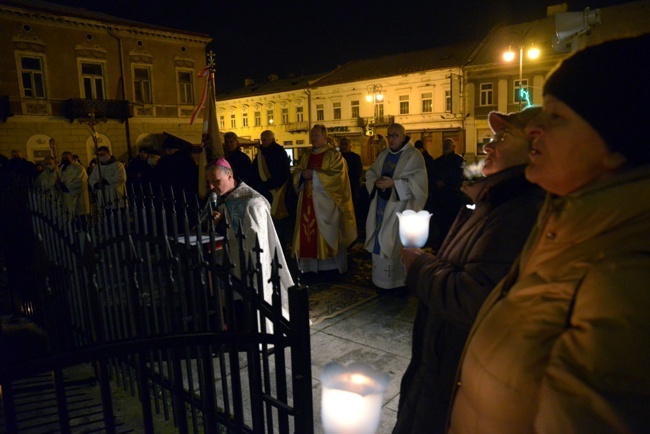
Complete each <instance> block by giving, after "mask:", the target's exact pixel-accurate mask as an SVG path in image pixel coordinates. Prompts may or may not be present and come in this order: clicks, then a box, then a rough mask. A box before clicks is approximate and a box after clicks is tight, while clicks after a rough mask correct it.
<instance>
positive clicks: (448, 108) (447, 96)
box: [445, 90, 451, 113]
mask: <svg viewBox="0 0 650 434" xmlns="http://www.w3.org/2000/svg"><path fill="white" fill-rule="evenodd" d="M445 112H447V113H451V91H450V90H446V91H445Z"/></svg>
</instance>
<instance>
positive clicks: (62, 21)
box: [0, 5, 212, 46]
mask: <svg viewBox="0 0 650 434" xmlns="http://www.w3.org/2000/svg"><path fill="white" fill-rule="evenodd" d="M0 16H5V17H6V18H12V19H15V20H29V21H32V22H42V23H44V24H50V25H59V26H63V27H69V28H77V29H87V30H94V31H106V32H108V31H109V30H111V31H112V32H114V33H116V34H118V35H120V36H128V37H133V38H143V37H144V38H152V39H163V40H166V41H177V42H179V43H184V44H195V45H201V46H203V45H205V44H207V43H208V42H210V41H211V40H212V38H210V37H208V36H207V35H201V34H192V33H189V32H188V33H180V32H174V31H172V30H167V29H164V28H160V29H157V28H150V27H146V26H150V25H149V24H146V23H135V22H133V24H128V23H124V22H121V21H120V20H119V19H117V18H116V19H115V21H109V20H106V21H105V22H102V21H99V20H96V19H87V18H78V17H71V16H62V15H57V14H54V13H48V12H44V11H30V10H25V9H19V8H17V7H12V6H7V5H0ZM107 18H110V17H108V16H107Z"/></svg>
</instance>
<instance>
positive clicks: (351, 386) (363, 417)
mask: <svg viewBox="0 0 650 434" xmlns="http://www.w3.org/2000/svg"><path fill="white" fill-rule="evenodd" d="M388 380H389V377H388V374H385V373H378V372H375V371H374V370H373V369H372V368H371V367H370V366H368V365H366V364H365V363H352V364H350V365H348V366H343V365H340V364H338V363H335V362H333V363H328V364H327V365H326V366H325V368H324V369H323V374H322V375H321V387H322V401H321V418H322V421H323V428H324V430H325V433H326V434H374V433H376V432H377V428H378V427H379V417H380V415H381V404H382V401H383V396H384V392H385V391H386V387H387V386H388Z"/></svg>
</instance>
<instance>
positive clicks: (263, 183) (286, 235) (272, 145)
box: [252, 130, 295, 246]
mask: <svg viewBox="0 0 650 434" xmlns="http://www.w3.org/2000/svg"><path fill="white" fill-rule="evenodd" d="M257 151H258V152H257V155H256V156H255V159H254V160H253V177H252V186H253V188H254V189H255V190H257V191H258V192H259V193H261V194H262V196H264V197H265V198H266V200H268V201H269V203H270V204H271V217H272V218H273V224H274V225H275V231H276V232H277V233H278V236H279V237H280V242H281V243H282V245H283V246H286V245H287V243H288V241H289V239H290V238H291V235H290V233H291V228H292V227H293V225H292V223H291V220H292V219H291V218H289V219H287V217H293V216H295V210H291V214H290V213H289V210H288V209H287V206H286V203H285V197H286V194H287V188H293V187H292V186H287V180H288V179H289V176H290V174H291V172H290V170H291V169H290V162H289V156H288V155H287V153H286V152H285V150H284V147H282V146H280V145H279V144H278V143H277V142H276V141H275V134H274V133H273V131H270V130H266V131H262V134H261V135H260V146H259V148H258V150H257Z"/></svg>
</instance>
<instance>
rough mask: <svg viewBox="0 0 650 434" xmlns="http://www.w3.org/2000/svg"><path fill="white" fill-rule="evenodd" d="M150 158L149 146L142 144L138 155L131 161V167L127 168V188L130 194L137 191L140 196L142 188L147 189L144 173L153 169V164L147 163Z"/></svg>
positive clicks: (136, 193)
mask: <svg viewBox="0 0 650 434" xmlns="http://www.w3.org/2000/svg"><path fill="white" fill-rule="evenodd" d="M148 158H149V148H148V147H147V146H140V150H139V152H138V156H137V157H135V158H134V159H132V160H131V161H130V162H129V167H127V168H126V189H127V194H128V195H131V194H132V193H135V195H136V196H138V195H139V194H140V191H141V189H142V190H144V191H146V186H145V185H144V183H143V182H142V180H143V177H144V174H145V173H146V172H148V171H149V170H151V166H149V164H147V159H148Z"/></svg>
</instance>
